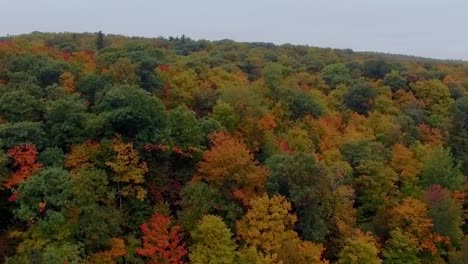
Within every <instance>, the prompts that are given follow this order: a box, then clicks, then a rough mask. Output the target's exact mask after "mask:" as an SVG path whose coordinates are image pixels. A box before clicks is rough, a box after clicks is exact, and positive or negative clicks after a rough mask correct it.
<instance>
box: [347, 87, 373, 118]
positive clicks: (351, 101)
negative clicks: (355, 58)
mask: <svg viewBox="0 0 468 264" xmlns="http://www.w3.org/2000/svg"><path fill="white" fill-rule="evenodd" d="M376 96H377V92H376V91H375V90H374V89H373V88H372V87H371V86H370V85H369V84H356V85H354V86H351V87H350V88H349V89H348V91H347V92H346V93H345V94H344V105H345V106H346V107H347V108H349V109H350V110H352V111H355V112H357V113H358V114H360V115H367V113H368V112H369V111H370V110H372V106H373V104H374V102H373V101H374V99H375V97H376Z"/></svg>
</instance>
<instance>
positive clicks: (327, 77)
mask: <svg viewBox="0 0 468 264" xmlns="http://www.w3.org/2000/svg"><path fill="white" fill-rule="evenodd" d="M321 76H322V79H323V80H324V81H325V82H326V83H327V84H328V85H330V87H332V88H335V87H336V86H337V85H339V84H349V83H350V82H351V73H350V71H349V69H348V68H347V67H346V65H344V64H342V63H335V64H330V65H327V66H325V67H324V68H323V69H322V72H321Z"/></svg>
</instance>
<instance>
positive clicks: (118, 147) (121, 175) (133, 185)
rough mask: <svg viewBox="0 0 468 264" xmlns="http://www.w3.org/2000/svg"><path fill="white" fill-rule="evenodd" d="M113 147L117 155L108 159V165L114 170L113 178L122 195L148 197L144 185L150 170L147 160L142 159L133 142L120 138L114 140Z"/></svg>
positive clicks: (139, 197)
mask: <svg viewBox="0 0 468 264" xmlns="http://www.w3.org/2000/svg"><path fill="white" fill-rule="evenodd" d="M112 148H113V149H114V152H115V154H116V156H115V157H114V158H113V159H112V160H110V161H107V162H106V165H107V166H109V167H110V168H111V169H112V171H113V172H114V176H113V178H112V180H113V181H114V182H116V183H117V184H118V186H119V195H120V197H122V196H123V197H135V198H137V199H138V200H143V199H144V198H145V197H146V190H145V189H144V188H143V186H142V185H143V183H144V182H145V178H144V177H145V174H146V173H147V172H148V166H147V165H146V162H144V161H141V160H140V155H139V154H138V151H137V150H135V149H134V148H133V144H132V143H126V144H125V143H123V142H121V141H120V140H114V144H113V147H112ZM120 202H121V203H122V201H120Z"/></svg>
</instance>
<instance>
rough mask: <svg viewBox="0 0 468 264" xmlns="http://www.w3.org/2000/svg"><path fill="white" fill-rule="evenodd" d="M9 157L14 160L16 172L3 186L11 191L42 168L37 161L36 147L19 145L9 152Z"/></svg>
mask: <svg viewBox="0 0 468 264" xmlns="http://www.w3.org/2000/svg"><path fill="white" fill-rule="evenodd" d="M8 155H9V156H10V157H11V158H12V159H13V161H14V162H13V167H14V172H13V173H12V175H11V177H10V178H8V179H6V180H5V182H4V183H3V185H4V186H5V187H6V188H8V189H11V188H13V187H15V186H17V185H19V184H20V183H21V182H22V181H24V180H25V179H26V178H28V177H29V176H31V175H32V174H33V173H34V172H36V171H37V170H38V169H40V168H41V167H42V164H41V163H38V162H36V161H37V149H36V147H35V146H34V145H29V144H27V145H18V146H14V147H13V148H11V149H9V150H8Z"/></svg>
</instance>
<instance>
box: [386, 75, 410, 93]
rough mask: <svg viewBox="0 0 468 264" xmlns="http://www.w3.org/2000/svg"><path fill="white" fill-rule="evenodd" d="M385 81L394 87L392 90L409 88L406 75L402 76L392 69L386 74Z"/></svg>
mask: <svg viewBox="0 0 468 264" xmlns="http://www.w3.org/2000/svg"><path fill="white" fill-rule="evenodd" d="M383 83H384V84H385V85H387V86H389V87H390V89H392V92H396V91H398V90H399V89H403V90H407V89H408V84H407V83H408V81H407V80H406V78H405V77H403V76H401V75H400V73H399V72H397V71H392V72H390V73H388V74H386V75H385V78H384V79H383Z"/></svg>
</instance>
